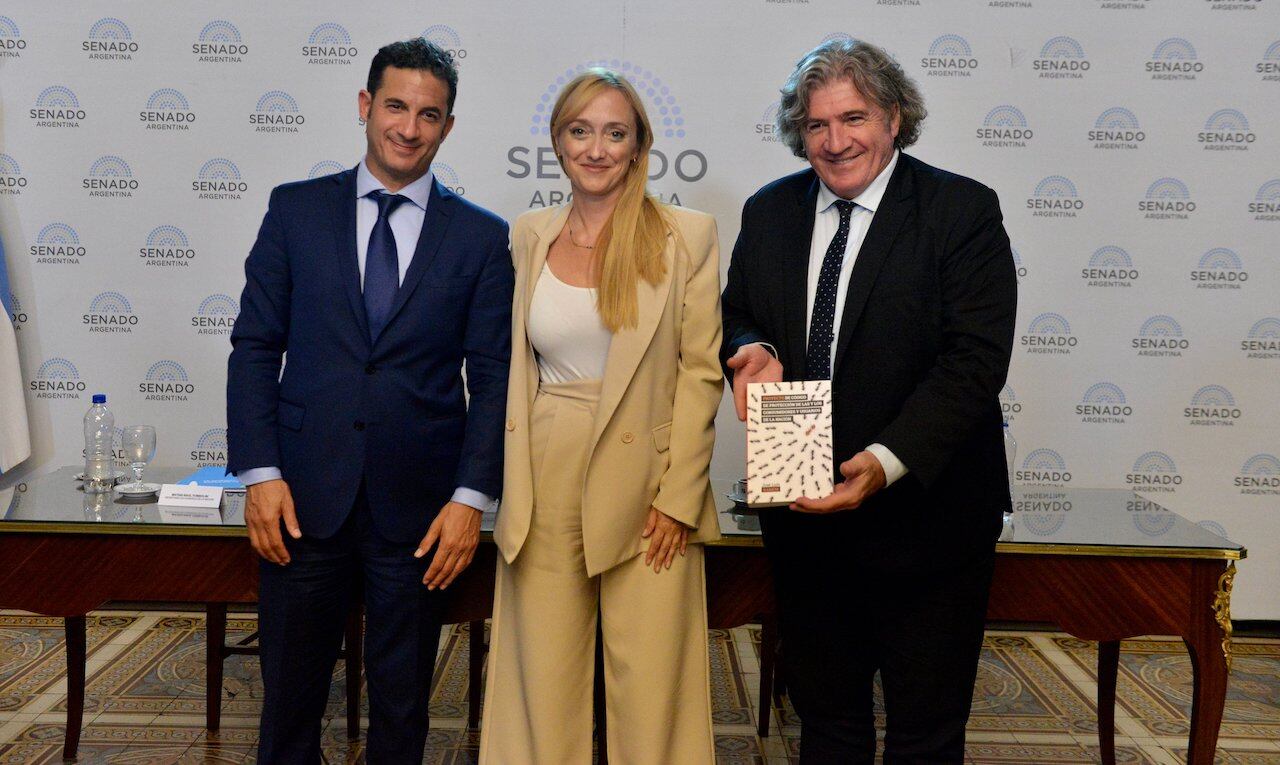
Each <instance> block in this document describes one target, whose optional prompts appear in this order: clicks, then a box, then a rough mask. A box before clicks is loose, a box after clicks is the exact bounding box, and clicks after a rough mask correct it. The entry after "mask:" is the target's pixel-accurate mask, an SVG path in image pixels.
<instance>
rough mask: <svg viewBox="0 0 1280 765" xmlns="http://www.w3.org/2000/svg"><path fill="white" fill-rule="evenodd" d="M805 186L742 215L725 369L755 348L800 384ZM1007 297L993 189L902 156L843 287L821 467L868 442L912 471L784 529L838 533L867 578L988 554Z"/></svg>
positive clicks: (1010, 321)
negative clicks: (764, 345)
mask: <svg viewBox="0 0 1280 765" xmlns="http://www.w3.org/2000/svg"><path fill="white" fill-rule="evenodd" d="M818 188H819V181H818V178H817V176H816V174H815V173H814V172H813V170H811V169H809V170H805V171H803V172H800V173H796V174H795V175H791V176H787V177H786V178H782V179H780V180H777V181H774V182H773V183H770V184H769V185H767V186H765V187H764V188H762V189H760V190H759V191H758V192H756V194H755V195H753V196H752V197H751V198H750V199H748V200H747V202H746V204H745V205H744V207H743V211H742V228H741V232H740V233H739V235H738V241H737V243H736V244H735V246H734V249H733V258H732V261H731V263H730V265H729V277H728V282H727V285H726V287H725V291H724V298H723V311H724V345H723V347H722V349H721V351H722V360H724V359H727V358H728V357H729V356H731V355H733V353H735V352H736V351H737V349H738V348H739V347H740V346H741V345H743V344H746V343H751V342H756V341H766V342H769V343H772V344H773V345H774V346H776V347H777V349H778V353H779V357H780V359H781V361H782V365H783V370H784V375H785V379H788V380H792V379H802V377H803V373H804V359H805V345H806V341H807V329H808V328H807V327H806V324H805V309H806V303H807V295H806V290H807V271H808V261H809V251H810V243H811V239H812V235H813V222H814V213H815V207H816V205H817V197H818ZM1016 289H1017V288H1016V277H1015V272H1014V264H1013V255H1012V252H1011V250H1010V247H1009V237H1008V236H1007V235H1006V234H1005V231H1004V226H1003V223H1002V218H1001V214H1000V205H999V201H998V200H997V198H996V194H995V192H993V191H992V190H991V189H989V188H987V187H986V186H983V185H982V184H980V183H977V182H976V181H973V180H971V179H968V178H964V177H961V176H958V175H955V174H952V173H948V172H946V171H944V170H939V169H938V168H935V167H931V166H929V165H927V164H925V163H923V162H921V161H919V160H917V159H915V158H913V157H910V156H907V155H906V154H900V155H899V158H898V164H897V166H896V167H895V168H894V173H893V175H892V177H891V178H890V179H889V184H888V187H887V189H886V191H885V195H884V198H883V200H882V201H881V204H880V207H879V208H878V209H877V211H876V213H875V217H874V218H873V219H872V223H871V226H870V228H869V230H868V231H867V235H866V238H865V240H864V241H863V244H862V248H861V249H860V250H859V252H858V256H857V260H856V261H855V263H854V266H853V273H852V276H851V277H850V280H849V288H848V293H847V296H846V299H845V305H844V312H843V315H842V318H841V323H840V334H839V337H838V338H837V341H836V352H835V359H834V373H833V378H832V391H833V409H834V412H833V414H834V431H835V432H834V437H835V454H834V455H833V458H834V463H833V466H834V465H838V464H839V463H840V462H842V461H844V460H847V459H849V458H850V457H852V456H853V455H854V454H856V453H857V452H859V451H861V450H863V449H865V448H866V447H867V445H869V444H872V443H877V442H878V443H882V444H884V445H885V446H886V447H888V448H889V449H890V450H891V451H892V452H893V453H894V455H896V456H897V457H898V458H899V459H900V460H902V462H903V463H904V464H905V465H906V466H907V469H908V471H909V472H908V473H907V475H906V476H904V477H903V478H902V479H900V480H899V481H897V482H895V483H894V484H893V485H892V486H890V487H888V488H887V489H884V490H882V491H880V492H879V493H877V494H876V495H873V496H872V497H871V498H870V499H869V500H868V501H867V502H866V503H864V504H863V506H862V507H861V508H859V509H856V510H853V511H847V512H844V513H840V514H838V515H836V516H831V517H826V518H808V517H806V518H803V519H801V518H800V517H799V516H798V515H797V514H791V515H790V518H792V519H795V520H788V521H787V522H788V523H792V524H793V525H794V524H802V525H807V526H810V527H812V529H813V531H814V532H815V533H824V534H825V533H835V534H844V535H847V536H848V541H849V544H850V546H851V549H850V553H851V554H854V555H858V556H859V557H860V559H861V560H862V561H863V562H865V563H867V564H868V565H872V566H875V567H880V568H895V567H899V566H903V565H907V566H915V567H920V566H925V567H932V566H934V565H938V564H944V563H948V562H952V561H957V560H961V559H964V558H967V557H970V556H972V555H974V554H977V553H979V552H981V551H982V550H984V549H985V550H987V551H989V550H990V549H991V545H992V544H993V542H994V540H995V538H996V536H998V534H999V528H1000V518H1001V513H1002V512H1003V511H1005V510H1008V509H1009V485H1008V475H1007V473H1006V469H1005V462H1004V445H1003V436H1002V433H1001V414H1000V406H999V394H1000V389H1001V388H1002V387H1003V385H1004V382H1005V376H1006V374H1007V373H1008V369H1009V356H1010V353H1011V351H1012V347H1013V332H1014V320H1015V311H1016V303H1017V297H1016V294H1017V293H1016ZM727 371H728V370H727V369H726V372H727ZM837 480H838V478H837ZM766 512H777V513H785V512H786V511H766Z"/></svg>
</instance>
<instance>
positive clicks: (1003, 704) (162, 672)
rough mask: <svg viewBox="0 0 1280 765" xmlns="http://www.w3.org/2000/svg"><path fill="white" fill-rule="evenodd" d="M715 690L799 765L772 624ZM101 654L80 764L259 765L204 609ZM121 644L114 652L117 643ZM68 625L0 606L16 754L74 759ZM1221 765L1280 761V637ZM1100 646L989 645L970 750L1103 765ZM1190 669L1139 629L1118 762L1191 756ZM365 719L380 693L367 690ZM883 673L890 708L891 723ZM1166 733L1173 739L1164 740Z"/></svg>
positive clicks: (731, 727)
mask: <svg viewBox="0 0 1280 765" xmlns="http://www.w3.org/2000/svg"><path fill="white" fill-rule="evenodd" d="M255 626H256V622H255V620H254V619H253V618H251V616H250V617H242V616H236V617H233V618H232V619H230V620H229V622H228V635H229V638H230V639H231V640H232V641H234V640H237V639H240V638H241V637H244V636H247V635H248V634H249V633H251V632H252V630H253V629H254V628H255ZM469 637H470V636H469V632H468V627H467V625H459V626H457V627H454V628H450V629H447V630H446V631H445V633H444V634H443V636H442V639H441V650H440V656H439V662H438V664H437V668H436V676H435V679H434V681H433V686H432V690H431V698H430V708H431V713H432V719H433V726H432V731H431V734H430V736H429V739H428V742H427V753H426V756H425V759H424V763H432V764H433V765H434V764H437V763H438V764H439V765H462V764H464V763H472V764H473V763H475V762H476V760H477V757H478V748H479V733H478V732H477V731H471V730H468V729H467V728H466V715H467V709H468V706H469V704H470V701H471V700H470V698H469V691H468V672H469ZM709 638H710V643H709V651H710V657H711V697H712V710H713V716H714V718H715V721H716V751H717V762H718V763H722V765H748V764H750V765H781V764H782V763H795V762H796V761H797V757H798V753H799V733H800V727H799V719H798V717H797V716H796V713H795V710H794V709H793V708H792V707H791V704H790V701H789V700H788V699H786V698H785V697H784V698H783V701H782V706H781V707H780V708H776V709H768V710H764V712H763V713H764V714H766V715H768V717H769V720H770V734H771V735H770V736H769V737H768V738H764V739H762V738H759V737H758V736H757V735H756V733H755V725H756V719H757V717H758V715H759V714H761V712H760V710H757V708H756V701H757V699H758V688H759V683H760V682H761V678H760V675H759V640H760V631H759V629H758V628H739V629H735V630H714V631H712V632H711V634H710V636H709ZM89 642H90V652H91V653H92V652H93V651H95V650H99V651H100V654H99V655H100V656H101V657H102V658H101V659H100V660H99V661H97V662H95V666H98V665H100V668H99V670H98V671H97V672H96V673H95V674H93V675H92V676H91V677H90V684H89V689H88V694H87V701H86V715H85V719H86V721H88V722H89V724H88V725H86V726H85V729H84V731H83V733H82V737H81V742H82V743H81V756H80V760H79V762H80V763H92V764H96V763H126V765H143V764H145V765H151V764H152V763H156V764H157V765H158V764H159V763H175V762H177V763H217V764H218V765H227V764H229V763H240V762H249V763H252V762H255V759H256V758H255V752H254V750H255V748H256V744H257V720H258V714H259V712H260V710H261V699H262V687H261V683H260V681H259V678H258V662H257V658H256V657H252V656H236V657H232V658H230V659H228V660H227V662H226V664H225V678H224V684H223V701H222V729H221V730H220V731H218V732H215V733H209V732H207V731H205V730H204V727H203V720H204V712H205V709H204V704H205V701H204V686H205V672H204V650H205V646H204V631H203V619H202V617H201V616H200V615H199V614H196V613H164V614H157V613H150V614H143V615H138V614H134V613H127V614H119V615H116V614H103V615H98V616H95V617H92V618H91V619H90V621H89ZM107 645H109V646H111V650H108V651H101V650H100V649H101V647H103V646H107ZM63 655H64V654H63V645H62V623H61V620H58V619H46V618H43V617H33V616H26V615H20V614H0V730H3V731H5V736H4V738H6V739H8V740H7V741H0V765H3V764H4V763H23V764H24V765H25V764H26V763H57V762H60V761H61V753H62V740H63V727H62V720H63V719H64V717H63V715H64V714H65V709H66V701H65V695H64V694H62V693H60V692H59V690H58V684H59V682H60V681H61V680H62V679H63V671H64V670H63ZM1235 656H1236V659H1235V668H1234V671H1233V673H1232V684H1231V691H1230V694H1229V696H1228V707H1227V715H1226V717H1227V719H1226V721H1225V722H1224V726H1223V731H1222V736H1223V744H1224V745H1223V746H1222V747H1221V748H1220V751H1219V756H1218V762H1221V763H1224V764H1225V765H1280V748H1277V747H1275V745H1274V744H1272V743H1270V742H1272V741H1275V740H1278V739H1280V703H1278V702H1277V701H1276V699H1277V698H1280V679H1278V678H1280V641H1263V640H1252V641H1244V640H1241V641H1237V642H1236V654H1235ZM1095 661H1096V648H1095V646H1094V644H1092V643H1086V642H1083V641H1078V640H1075V639H1073V638H1069V637H1067V636H1064V635H1061V634H1056V635H1055V634H1051V633H1043V634H1035V633H1016V632H1000V633H993V634H989V635H988V636H987V638H986V641H985V642H984V646H983V652H982V657H981V663H980V665H979V673H978V682H977V686H976V688H975V692H974V703H973V712H972V716H971V719H970V725H969V743H968V746H967V749H966V762H969V763H974V765H1014V764H1021V763H1028V764H1029V763H1036V764H1037V765H1054V764H1056V763H1092V762H1097V761H1098V748H1097V740H1096V722H1095V720H1096V717H1095V712H1094V706H1093V700H1092V696H1093V694H1094V691H1095V688H1096V681H1095V680H1094V679H1093V672H1094V662H1095ZM345 690H346V678H345V674H344V672H343V668H342V666H341V664H339V666H338V667H337V668H336V670H335V673H334V681H333V684H332V686H331V689H330V698H329V705H328V708H327V710H326V719H325V727H324V733H323V741H322V747H323V751H324V754H325V758H326V761H327V762H332V763H363V762H364V760H365V750H364V741H363V739H356V740H354V741H349V740H348V739H347V736H346V717H345V709H346V707H345ZM1189 692H1190V676H1189V663H1188V662H1187V661H1186V654H1185V650H1184V649H1183V648H1182V644H1181V643H1180V642H1178V641H1169V640H1141V641H1128V642H1126V643H1125V645H1124V649H1123V652H1122V654H1121V680H1120V693H1119V706H1118V709H1117V712H1118V714H1120V715H1121V716H1127V717H1130V718H1132V720H1133V722H1132V723H1130V724H1128V725H1126V726H1125V731H1127V732H1131V735H1133V736H1139V734H1140V733H1141V734H1145V735H1142V736H1140V737H1139V738H1137V739H1130V738H1124V737H1121V738H1120V739H1118V746H1117V749H1116V751H1117V761H1118V762H1120V763H1126V764H1140V765H1168V764H1169V763H1175V762H1181V761H1185V751H1184V750H1183V748H1184V747H1185V736H1186V710H1187V708H1188V707H1189V702H1188V699H1189ZM361 696H362V718H364V719H363V721H362V729H366V728H367V725H368V721H367V701H366V700H365V699H366V698H367V694H365V693H364V692H363V689H362V694H361ZM882 709H883V707H882V704H881V701H880V692H879V684H878V682H877V684H876V700H875V710H876V714H877V720H878V724H879V725H880V726H881V730H883V724H884V720H883V712H882ZM1157 741H1158V742H1159V743H1157Z"/></svg>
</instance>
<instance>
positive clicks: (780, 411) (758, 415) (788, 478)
mask: <svg viewBox="0 0 1280 765" xmlns="http://www.w3.org/2000/svg"><path fill="white" fill-rule="evenodd" d="M832 454H833V449H832V440H831V381H830V380H805V381H803V382H782V383H752V384H750V385H748V386H747V505H748V506H751V507H774V506H778V505H787V504H790V503H792V502H794V501H795V500H796V499H798V498H800V497H825V496H827V495H828V494H830V493H831V490H832V488H833V486H832V481H831V476H832V470H833V466H834V464H835V463H834V462H833V461H832Z"/></svg>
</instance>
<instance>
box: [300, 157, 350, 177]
mask: <svg viewBox="0 0 1280 765" xmlns="http://www.w3.org/2000/svg"><path fill="white" fill-rule="evenodd" d="M346 169H347V168H345V167H343V166H342V163H341V162H335V161H333V160H332V159H326V160H323V161H320V162H317V163H315V164H314V165H312V166H311V170H309V171H308V172H307V178H322V177H324V176H326V175H333V174H334V173H341V172H342V171H344V170H346Z"/></svg>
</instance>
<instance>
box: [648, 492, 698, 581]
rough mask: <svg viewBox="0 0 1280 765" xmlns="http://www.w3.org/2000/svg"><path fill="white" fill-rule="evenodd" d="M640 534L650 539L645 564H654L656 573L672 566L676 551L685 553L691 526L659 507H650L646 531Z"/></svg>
mask: <svg viewBox="0 0 1280 765" xmlns="http://www.w3.org/2000/svg"><path fill="white" fill-rule="evenodd" d="M640 536H641V537H642V538H644V539H648V540H649V550H648V552H646V553H645V556H644V565H646V566H653V571H654V573H660V572H661V571H662V569H663V568H664V567H665V568H671V563H672V561H674V560H675V559H676V553H680V554H681V555H684V548H685V547H686V546H687V545H688V544H689V527H688V526H686V525H684V524H683V523H681V522H680V521H677V520H676V519H675V518H672V517H671V516H669V515H667V514H666V513H664V512H662V511H661V510H659V509H658V508H656V507H650V508H649V518H648V520H646V521H645V522H644V533H643V534H641V535H640Z"/></svg>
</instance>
